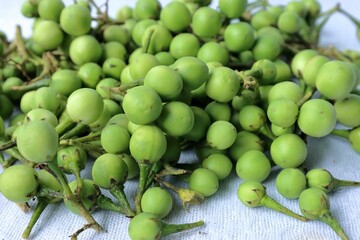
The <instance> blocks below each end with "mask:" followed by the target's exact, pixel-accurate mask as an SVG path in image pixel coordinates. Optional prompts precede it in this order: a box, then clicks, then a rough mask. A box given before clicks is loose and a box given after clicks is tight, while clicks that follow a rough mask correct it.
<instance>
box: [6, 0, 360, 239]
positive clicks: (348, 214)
mask: <svg viewBox="0 0 360 240" xmlns="http://www.w3.org/2000/svg"><path fill="white" fill-rule="evenodd" d="M64 2H65V3H66V4H69V3H70V2H72V1H70V0H66V1H64ZM96 2H102V1H96ZM161 2H162V3H163V4H165V3H166V2H169V0H167V1H161ZM270 2H271V3H284V2H287V1H281V0H277V1H274V0H273V1H270ZM320 2H321V4H322V5H323V9H324V10H326V9H329V8H330V7H332V6H334V5H335V4H336V2H337V1H335V0H320ZM341 2H342V3H341V4H342V6H343V7H344V8H346V9H347V10H349V11H350V12H351V13H353V14H355V15H356V16H360V2H359V1H354V0H352V1H350V0H347V1H341ZM21 3H22V1H6V0H0V29H1V30H3V31H5V32H6V33H7V34H8V36H9V37H13V36H14V30H15V24H20V25H21V26H22V28H23V32H24V34H25V35H27V36H28V35H29V34H30V33H31V30H30V26H31V20H29V19H25V18H24V17H22V16H21V15H20V5H21ZM134 3H135V0H131V1H116V0H112V1H110V14H112V15H114V14H115V12H116V10H117V9H118V8H119V6H120V5H123V4H129V5H134ZM213 5H214V6H216V5H217V1H214V3H213ZM322 33H323V35H322V36H323V37H322V38H321V42H322V44H323V45H328V44H333V45H335V46H336V47H338V48H340V49H347V48H353V49H357V50H360V42H359V41H358V40H357V39H356V37H355V33H356V30H355V28H354V27H353V25H352V24H351V23H350V22H349V21H348V20H346V19H345V18H343V17H342V16H340V15H338V14H337V15H336V16H334V18H332V19H331V21H330V22H329V23H328V24H327V25H326V27H325V29H324V31H323V32H322ZM189 156H190V155H187V157H189ZM306 161H307V164H308V166H309V168H314V167H322V168H326V169H327V170H329V171H330V172H331V173H333V175H334V176H335V177H336V178H339V179H347V180H358V181H360V154H359V153H356V152H355V151H354V150H352V148H351V147H350V145H349V144H348V143H347V142H345V141H343V140H340V139H339V138H337V137H334V136H328V137H324V138H321V139H313V138H310V139H309V141H308V157H307V160H306ZM0 171H2V170H1V169H0ZM278 172H279V170H278V169H274V170H273V171H272V173H271V175H270V177H269V179H267V180H266V181H265V182H264V185H265V186H266V187H267V193H268V195H269V196H271V197H272V198H274V199H275V200H277V201H278V202H280V203H281V204H283V205H285V206H286V207H288V208H290V209H291V210H293V211H295V212H297V213H300V210H299V208H298V204H297V200H287V199H285V198H283V197H281V196H280V194H279V193H277V191H276V189H275V184H274V183H275V178H276V174H277V173H278ZM83 176H84V177H88V178H90V177H91V174H90V173H89V171H85V172H84V173H83ZM240 182H241V180H240V179H239V178H238V177H237V176H236V174H232V175H231V176H230V177H229V178H228V179H226V180H224V181H222V182H221V183H220V187H219V191H218V192H217V193H216V194H215V195H213V196H211V197H209V198H207V199H206V200H205V202H204V203H202V204H200V205H194V206H190V208H189V211H188V212H186V211H184V210H183V209H182V207H181V206H180V203H179V202H178V201H176V204H175V206H174V209H173V211H172V212H171V214H170V215H169V216H168V217H166V219H165V220H166V221H167V222H170V223H185V222H194V221H198V220H204V221H205V225H204V226H203V227H200V228H196V229H194V230H190V231H186V232H183V233H178V234H173V235H170V236H168V237H166V238H164V239H179V240H184V239H191V240H195V239H196V240H201V239H204V240H205V239H206V240H226V239H247V240H252V239H253V240H267V239H269V240H270V239H271V240H272V239H285V240H296V239H298V240H315V239H316V240H331V239H338V237H337V235H336V234H335V233H334V232H333V231H332V230H331V229H330V227H329V226H327V225H326V224H325V223H322V222H319V221H309V222H306V223H305V222H300V221H298V220H295V219H293V218H290V217H288V216H285V215H283V214H281V213H278V212H275V211H273V210H269V209H265V208H255V209H252V208H247V207H245V206H244V205H243V204H242V203H241V202H240V201H239V200H238V198H237V188H238V186H239V184H240ZM136 186H137V185H136V181H129V182H128V183H126V187H125V190H126V193H127V194H128V195H129V197H130V199H132V197H133V196H134V194H135V188H136ZM329 196H330V203H331V211H332V213H333V216H334V217H335V218H336V219H338V221H339V222H340V225H341V226H342V227H343V228H344V230H345V232H346V233H347V234H348V236H349V238H350V239H354V240H356V239H360V221H359V220H358V218H359V216H360V206H359V201H358V200H357V197H359V196H360V188H354V187H353V188H342V189H339V190H337V191H335V192H333V193H331V194H330V195H329ZM93 216H94V217H95V219H96V220H97V221H98V222H99V223H100V224H101V225H102V226H103V227H104V229H105V230H106V231H104V232H102V233H96V232H95V231H93V230H87V231H85V232H84V233H82V234H81V235H80V236H79V240H85V239H86V240H90V239H94V240H105V239H106V240H107V239H109V240H110V239H111V240H117V239H129V237H128V234H127V227H128V222H129V219H128V218H125V217H124V216H123V215H120V214H117V213H112V212H109V211H96V212H95V213H94V214H93ZM30 217H31V213H27V214H25V213H23V212H21V211H20V210H19V208H18V207H17V206H16V205H15V204H13V203H11V202H9V201H7V200H6V199H5V198H4V197H3V196H1V195H0V239H1V240H2V239H4V240H13V239H21V234H22V231H23V230H24V229H25V227H26V225H27V223H28V221H29V219H30ZM84 223H85V221H84V220H83V219H82V218H81V217H80V216H77V215H74V214H72V213H70V212H69V211H68V210H67V209H66V208H65V206H64V204H63V203H62V204H57V205H51V206H49V207H48V208H46V210H45V211H44V213H43V215H42V216H41V217H40V219H39V221H38V223H37V224H36V225H35V227H34V228H33V231H32V234H31V236H30V239H34V240H47V239H52V240H63V239H68V236H69V235H71V234H72V233H73V232H75V231H76V230H77V229H79V228H80V227H81V226H82V225H83V224H84ZM139 231H141V230H139Z"/></svg>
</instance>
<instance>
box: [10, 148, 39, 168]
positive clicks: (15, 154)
mask: <svg viewBox="0 0 360 240" xmlns="http://www.w3.org/2000/svg"><path fill="white" fill-rule="evenodd" d="M5 153H6V154H8V155H10V156H11V157H13V158H16V159H17V160H19V161H21V162H22V163H24V164H26V165H28V166H30V167H34V166H35V165H36V164H35V163H34V162H31V161H29V160H27V159H26V158H24V157H23V156H22V155H21V154H20V152H19V150H18V149H17V148H10V149H7V150H5Z"/></svg>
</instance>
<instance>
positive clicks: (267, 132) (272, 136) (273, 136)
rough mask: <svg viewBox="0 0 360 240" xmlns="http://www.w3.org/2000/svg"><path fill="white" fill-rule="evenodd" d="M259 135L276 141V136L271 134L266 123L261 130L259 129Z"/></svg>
mask: <svg viewBox="0 0 360 240" xmlns="http://www.w3.org/2000/svg"><path fill="white" fill-rule="evenodd" d="M259 133H261V134H262V135H264V136H265V137H267V138H269V139H270V140H275V139H276V136H275V135H274V134H273V133H272V131H271V129H270V127H269V125H268V124H266V123H265V124H264V125H262V126H261V128H260V129H259Z"/></svg>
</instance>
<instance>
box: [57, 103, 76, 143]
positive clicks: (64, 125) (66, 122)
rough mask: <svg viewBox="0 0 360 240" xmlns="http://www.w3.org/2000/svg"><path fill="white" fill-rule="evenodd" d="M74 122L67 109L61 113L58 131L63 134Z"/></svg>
mask: <svg viewBox="0 0 360 240" xmlns="http://www.w3.org/2000/svg"><path fill="white" fill-rule="evenodd" d="M72 124H74V122H73V121H72V119H71V118H70V116H69V114H68V113H67V112H66V109H65V111H64V112H63V113H62V114H61V116H60V119H59V124H58V125H57V126H56V127H55V130H56V132H57V133H58V134H59V136H61V135H62V134H63V133H64V131H65V130H67V129H68V128H69V127H70V126H71V125H72Z"/></svg>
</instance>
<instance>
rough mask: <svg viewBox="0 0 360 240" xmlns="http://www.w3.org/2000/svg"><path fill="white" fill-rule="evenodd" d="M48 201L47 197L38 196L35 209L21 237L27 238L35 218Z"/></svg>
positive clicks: (39, 214) (37, 217)
mask: <svg viewBox="0 0 360 240" xmlns="http://www.w3.org/2000/svg"><path fill="white" fill-rule="evenodd" d="M49 202H50V201H49V199H47V198H43V197H40V198H38V203H37V206H36V208H35V211H34V212H33V214H32V215H31V218H30V221H29V223H28V225H27V226H26V228H25V230H24V232H23V234H22V237H23V238H24V239H27V238H28V237H29V236H30V233H31V230H32V229H33V227H34V225H35V224H36V222H37V220H38V219H39V217H40V216H41V214H42V213H43V211H44V210H45V208H46V207H47V206H48V204H49Z"/></svg>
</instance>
